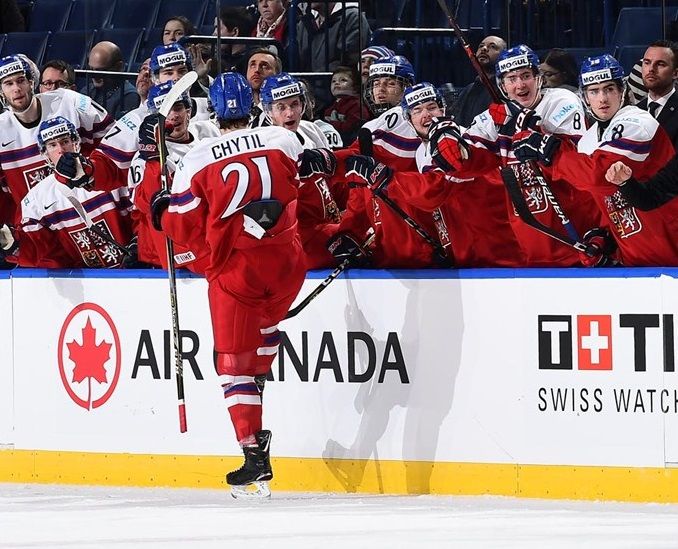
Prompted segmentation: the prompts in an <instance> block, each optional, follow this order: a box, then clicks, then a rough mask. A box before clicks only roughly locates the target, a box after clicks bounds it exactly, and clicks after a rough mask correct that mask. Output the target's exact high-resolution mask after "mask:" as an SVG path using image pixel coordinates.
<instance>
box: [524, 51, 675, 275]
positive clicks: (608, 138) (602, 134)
mask: <svg viewBox="0 0 678 549" xmlns="http://www.w3.org/2000/svg"><path fill="white" fill-rule="evenodd" d="M579 86H580V92H581V95H582V97H583V100H584V103H585V105H586V109H587V111H588V113H589V115H590V116H591V117H592V119H593V120H595V123H594V124H592V125H591V127H589V128H588V129H587V130H586V131H585V132H584V133H583V134H582V136H581V139H579V141H578V142H577V143H574V142H572V141H570V140H566V139H559V136H554V135H551V136H549V135H542V134H537V133H534V132H531V133H529V134H528V135H526V136H524V137H522V138H521V140H520V141H519V142H517V143H516V156H518V157H520V158H523V159H525V160H536V161H539V162H541V163H542V164H543V163H546V164H551V167H550V168H548V169H549V171H550V173H552V175H553V177H557V178H564V179H567V180H568V181H570V182H571V184H572V185H574V186H576V187H577V188H578V189H580V190H582V191H585V192H588V193H590V194H591V195H592V196H593V198H594V200H595V201H596V204H597V205H598V208H599V209H600V211H601V213H602V214H603V216H604V219H605V225H606V226H607V227H609V233H610V236H611V237H612V238H613V239H614V242H616V244H617V246H618V247H619V250H618V255H619V257H620V259H621V262H622V263H623V264H624V265H627V266H662V265H678V241H677V240H676V238H675V235H676V233H677V231H678V203H675V202H668V203H667V204H665V205H664V206H662V207H660V208H657V209H653V210H651V211H642V210H640V209H638V208H636V207H634V206H633V205H632V204H630V203H629V202H628V200H627V199H626V198H625V196H624V194H623V193H622V192H621V190H620V189H619V187H618V186H617V185H616V184H614V183H610V182H609V181H607V180H606V177H605V176H606V173H607V170H608V168H609V167H610V165H613V164H615V163H616V162H618V161H622V162H624V163H625V164H626V165H628V166H630V167H631V168H632V169H633V173H634V176H635V177H636V178H637V179H639V180H641V181H642V180H646V179H649V178H651V177H652V176H653V175H654V174H655V173H656V172H658V171H659V170H660V169H661V168H662V167H663V166H664V165H665V164H666V163H667V162H668V161H669V160H670V159H671V158H672V157H673V156H674V150H673V144H672V143H671V140H670V139H669V137H668V135H667V134H666V132H665V131H664V129H663V128H662V127H661V126H660V125H659V123H658V122H657V120H655V119H654V118H653V117H652V116H651V115H650V113H649V112H647V111H644V110H642V109H639V108H638V107H636V106H633V105H625V97H626V93H625V92H626V90H625V81H624V69H623V68H622V66H621V65H620V64H619V62H618V61H617V60H616V59H615V58H614V57H612V56H611V55H608V54H605V55H599V56H595V57H589V58H587V59H585V60H584V62H583V63H582V66H581V71H580V74H579ZM584 238H586V237H584Z"/></svg>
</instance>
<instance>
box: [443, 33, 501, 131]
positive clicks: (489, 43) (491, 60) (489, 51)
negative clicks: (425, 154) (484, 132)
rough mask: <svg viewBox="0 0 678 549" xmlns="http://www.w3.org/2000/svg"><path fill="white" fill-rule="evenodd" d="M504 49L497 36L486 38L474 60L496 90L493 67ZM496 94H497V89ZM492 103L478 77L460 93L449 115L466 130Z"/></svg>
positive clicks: (479, 46)
mask: <svg viewBox="0 0 678 549" xmlns="http://www.w3.org/2000/svg"><path fill="white" fill-rule="evenodd" d="M505 49H506V41H505V40H504V39H503V38H499V37H498V36H487V37H485V38H484V39H483V41H482V42H481V43H480V44H479V45H478V49H477V50H476V58H477V59H478V63H479V64H480V66H481V67H482V69H483V70H484V71H485V74H486V75H487V77H488V79H489V80H490V82H491V83H492V85H493V86H495V88H496V83H495V76H494V66H495V63H496V62H497V57H499V54H500V53H501V52H502V51H504V50H505ZM496 89H497V93H499V90H498V88H496ZM490 103H492V97H491V96H490V92H489V91H488V90H487V88H485V85H484V84H483V83H482V81H481V80H480V77H476V79H475V80H474V81H473V82H472V83H471V84H469V85H468V86H466V87H465V88H464V89H463V90H461V93H460V94H459V98H458V99H457V102H456V103H455V104H454V105H453V106H452V109H451V114H452V116H454V119H455V121H456V122H457V124H459V125H460V126H463V127H465V128H468V127H469V126H470V125H471V122H473V119H474V118H475V117H476V116H477V115H479V114H480V113H481V112H483V111H484V110H485V109H487V108H488V107H489V106H490Z"/></svg>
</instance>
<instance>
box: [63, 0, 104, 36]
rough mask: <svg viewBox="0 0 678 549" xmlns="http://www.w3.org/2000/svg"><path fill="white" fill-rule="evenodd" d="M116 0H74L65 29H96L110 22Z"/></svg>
mask: <svg viewBox="0 0 678 549" xmlns="http://www.w3.org/2000/svg"><path fill="white" fill-rule="evenodd" d="M114 6H115V2H114V1H113V0H73V5H72V7H71V11H70V15H69V16H68V20H67V21H66V26H65V27H64V30H67V31H71V30H94V29H101V28H103V27H105V26H106V25H107V24H108V20H109V19H110V18H111V13H112V12H113V7H114Z"/></svg>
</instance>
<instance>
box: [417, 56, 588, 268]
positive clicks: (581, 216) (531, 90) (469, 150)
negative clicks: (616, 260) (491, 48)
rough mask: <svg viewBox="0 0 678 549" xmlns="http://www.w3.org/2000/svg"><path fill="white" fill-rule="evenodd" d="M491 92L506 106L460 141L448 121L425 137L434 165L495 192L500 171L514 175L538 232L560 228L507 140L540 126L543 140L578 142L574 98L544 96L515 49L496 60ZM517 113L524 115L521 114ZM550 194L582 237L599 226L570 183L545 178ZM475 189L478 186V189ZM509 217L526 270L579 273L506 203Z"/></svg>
mask: <svg viewBox="0 0 678 549" xmlns="http://www.w3.org/2000/svg"><path fill="white" fill-rule="evenodd" d="M496 78H497V85H498V87H499V89H500V91H501V92H502V93H503V94H504V96H505V97H506V99H507V100H508V103H494V104H492V105H490V108H489V109H488V110H487V111H485V112H483V113H481V114H479V115H478V116H476V117H475V118H474V120H473V123H472V124H471V126H470V127H469V128H468V129H467V130H466V131H465V132H463V130H462V132H463V137H462V136H461V135H460V130H459V129H458V128H457V129H455V128H454V127H453V125H450V124H449V123H448V122H447V121H445V122H443V123H442V124H441V125H433V126H432V127H431V130H430V138H431V149H432V151H433V159H434V161H435V162H436V163H438V164H439V165H441V166H443V167H445V168H446V169H449V170H452V171H454V175H455V176H457V177H460V178H467V177H472V178H477V177H478V176H483V177H484V178H486V179H487V181H488V184H494V185H500V184H501V179H500V178H499V168H500V166H501V165H502V163H508V164H510V165H516V168H518V167H519V168H520V172H521V177H520V184H521V191H522V192H523V194H524V195H525V197H526V200H527V202H528V204H529V207H530V211H531V212H532V215H533V216H535V217H536V218H537V219H538V220H539V221H540V222H541V223H542V224H544V225H547V226H550V227H558V226H559V225H560V223H561V221H560V219H559V217H558V215H557V213H556V209H555V208H554V206H553V205H552V204H551V203H550V202H549V200H548V199H547V197H546V195H545V194H544V192H543V191H542V189H541V187H540V185H539V183H538V179H537V177H536V175H537V174H535V172H534V171H533V170H532V167H531V166H528V165H520V166H519V164H518V163H517V162H516V159H515V155H514V153H513V150H512V149H513V136H514V134H516V133H517V132H519V131H521V129H522V128H521V127H520V125H521V124H529V125H538V127H539V131H541V132H542V133H545V134H556V135H558V136H559V137H562V138H564V139H565V138H566V139H569V140H572V141H574V142H576V141H577V140H578V139H579V138H580V136H581V135H582V134H583V132H584V131H585V129H586V128H585V122H584V119H585V116H584V110H583V108H582V105H581V101H580V100H579V98H578V97H577V96H576V95H575V94H574V93H572V92H571V91H569V90H565V89H561V88H554V89H549V90H546V89H544V90H543V89H542V77H541V75H540V73H539V58H538V57H537V55H536V54H535V53H534V52H533V51H532V49H530V48H529V47H528V46H525V45H519V46H515V47H513V48H509V49H507V50H504V51H503V52H501V53H500V54H499V57H498V58H497V64H496ZM521 111H522V112H521ZM546 175H547V180H548V182H549V185H550V187H552V190H553V194H554V195H555V196H556V197H557V199H558V201H559V203H560V205H561V206H562V209H563V210H564V211H565V212H566V214H567V215H568V216H570V218H571V220H572V222H573V225H574V227H578V228H580V230H581V231H582V232H584V231H587V230H588V229H590V228H591V227H595V226H597V225H599V223H600V212H599V211H598V209H597V208H596V205H595V203H594V202H593V200H592V198H591V197H590V195H588V194H587V193H584V192H581V191H578V190H577V189H576V188H574V187H573V186H572V185H570V184H569V182H567V181H565V180H562V179H559V178H555V177H548V175H549V174H548V173H547V174H546ZM476 182H477V181H476ZM506 203H507V208H508V217H509V221H510V223H511V225H512V228H513V231H514V234H515V235H516V239H517V241H518V243H519V245H520V246H521V248H522V250H523V254H524V257H525V261H526V262H527V265H528V266H532V267H567V266H576V265H580V257H579V254H578V253H577V252H576V251H575V250H574V249H572V248H570V247H568V246H565V245H563V244H562V243H560V242H558V241H556V240H554V239H552V238H549V237H548V236H546V235H544V234H542V233H540V232H537V231H536V230H534V229H533V228H532V227H530V226H529V225H527V224H526V223H524V222H523V221H522V220H521V219H520V218H519V217H518V216H517V214H516V213H515V211H514V209H513V205H512V203H511V202H510V201H509V200H508V197H507V199H506Z"/></svg>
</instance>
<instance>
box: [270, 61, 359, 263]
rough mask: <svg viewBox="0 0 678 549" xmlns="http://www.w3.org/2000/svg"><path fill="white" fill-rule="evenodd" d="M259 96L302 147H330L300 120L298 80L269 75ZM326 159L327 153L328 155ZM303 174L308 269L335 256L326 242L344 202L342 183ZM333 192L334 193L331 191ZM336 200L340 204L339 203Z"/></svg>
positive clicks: (301, 208)
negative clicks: (336, 193) (331, 183)
mask: <svg viewBox="0 0 678 549" xmlns="http://www.w3.org/2000/svg"><path fill="white" fill-rule="evenodd" d="M259 98H260V100H261V104H262V106H263V108H264V112H265V113H266V114H267V116H268V118H269V119H270V121H271V123H272V124H273V125H274V126H280V127H282V128H285V129H287V130H289V131H291V132H294V133H295V134H296V135H297V137H298V139H299V142H300V143H301V146H302V147H303V148H304V149H305V150H310V149H325V150H327V149H329V143H328V142H327V138H326V137H325V134H324V133H323V132H322V131H321V130H320V128H318V126H316V125H315V124H314V123H313V122H309V121H308V120H302V114H303V112H304V107H305V102H306V97H305V94H304V92H303V88H302V86H301V82H299V81H298V80H297V79H296V78H294V77H293V76H291V75H289V74H287V73H286V72H281V73H279V74H275V75H273V76H269V77H268V78H266V80H264V83H263V84H262V85H261V89H260V92H259ZM328 158H329V156H328ZM301 175H302V176H308V177H304V179H303V180H302V183H301V186H300V187H299V201H298V212H297V213H298V218H299V236H300V237H301V242H302V245H303V247H304V252H305V253H306V266H307V267H308V268H309V269H320V268H323V267H330V266H332V265H333V264H334V258H333V257H332V255H331V254H330V253H329V251H328V250H327V247H326V246H325V243H326V242H327V239H328V238H329V237H330V236H331V235H332V234H333V232H334V231H335V230H336V229H335V227H334V225H335V224H336V223H338V222H339V220H340V219H341V216H340V210H341V209H343V208H344V207H345V205H346V194H347V193H346V192H344V191H343V189H344V188H345V187H344V185H343V184H339V183H336V182H335V183H334V184H333V185H332V187H336V190H338V191H339V194H340V196H339V197H336V196H335V192H336V191H335V189H334V188H331V187H330V184H329V183H328V180H327V178H326V177H324V176H323V175H322V174H317V175H314V174H311V173H305V172H303V170H302V172H301ZM333 191H334V192H333ZM338 202H339V204H338Z"/></svg>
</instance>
